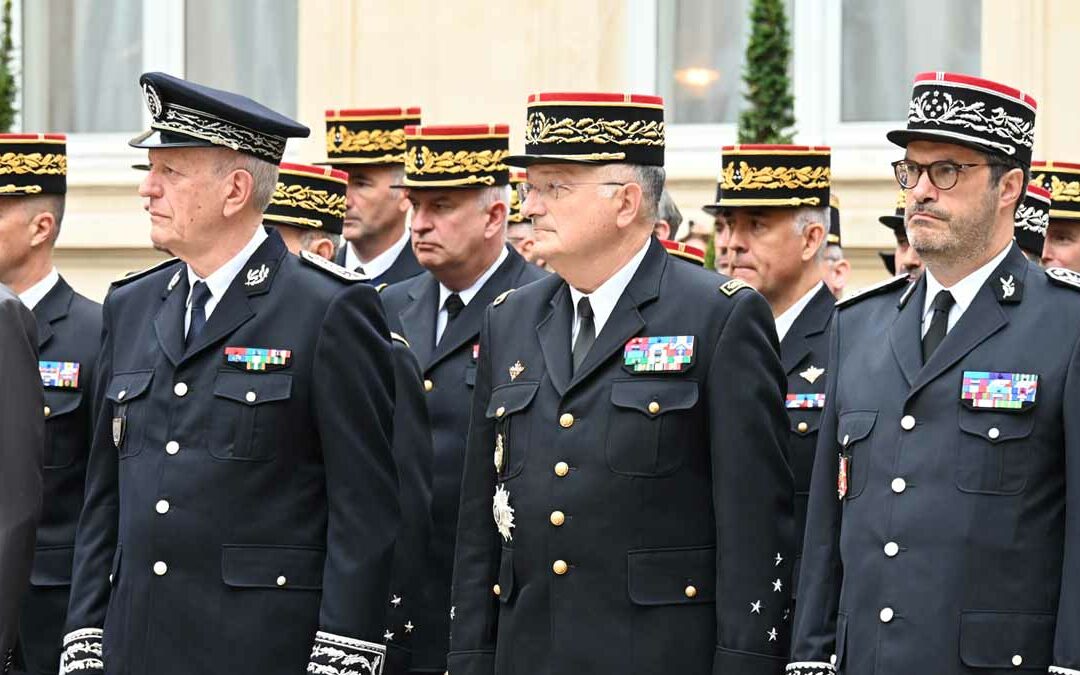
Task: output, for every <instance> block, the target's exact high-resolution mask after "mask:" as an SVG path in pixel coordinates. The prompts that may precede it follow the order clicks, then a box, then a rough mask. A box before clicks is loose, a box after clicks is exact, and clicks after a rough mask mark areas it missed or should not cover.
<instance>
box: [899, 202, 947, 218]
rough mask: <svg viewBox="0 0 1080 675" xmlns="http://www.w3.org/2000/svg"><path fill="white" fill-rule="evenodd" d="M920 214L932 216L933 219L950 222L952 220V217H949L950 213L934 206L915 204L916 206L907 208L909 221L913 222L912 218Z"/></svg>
mask: <svg viewBox="0 0 1080 675" xmlns="http://www.w3.org/2000/svg"><path fill="white" fill-rule="evenodd" d="M919 214H926V215H930V216H933V217H935V218H938V219H940V220H950V219H951V216H950V215H949V212H948V211H944V210H942V209H938V208H935V207H934V206H932V205H930V204H915V205H914V206H909V207H908V208H907V219H908V220H911V217H912V216H917V215H919Z"/></svg>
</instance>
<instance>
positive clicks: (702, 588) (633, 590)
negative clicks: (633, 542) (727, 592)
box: [627, 546, 716, 607]
mask: <svg viewBox="0 0 1080 675" xmlns="http://www.w3.org/2000/svg"><path fill="white" fill-rule="evenodd" d="M627 565H628V569H627V590H628V591H629V594H630V600H631V602H633V603H634V604H635V605H642V606H646V607H648V606H656V605H689V604H700V603H708V602H715V601H716V548H714V547H712V546H702V547H693V548H655V549H639V550H636V551H630V552H629V553H628V554H627Z"/></svg>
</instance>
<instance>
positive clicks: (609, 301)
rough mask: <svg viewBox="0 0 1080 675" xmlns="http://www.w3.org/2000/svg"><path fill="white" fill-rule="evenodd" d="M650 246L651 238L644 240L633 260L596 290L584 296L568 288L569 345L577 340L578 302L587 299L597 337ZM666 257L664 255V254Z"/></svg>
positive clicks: (576, 290) (571, 287)
mask: <svg viewBox="0 0 1080 675" xmlns="http://www.w3.org/2000/svg"><path fill="white" fill-rule="evenodd" d="M651 244H652V237H650V238H648V239H646V240H645V244H644V245H643V246H642V247H641V250H640V251H638V252H637V253H635V254H634V257H633V258H630V260H629V261H628V262H627V263H626V264H625V265H623V266H622V268H620V269H619V271H618V272H616V273H615V274H612V275H611V276H610V277H609V278H608V280H607V281H605V282H604V283H602V284H600V285H599V286H597V288H596V290H595V291H593V292H592V293H589V294H588V295H586V294H585V293H582V292H581V291H579V290H578V289H576V288H574V287H573V286H570V299H571V300H572V301H573V304H574V328H573V330H572V331H571V335H570V344H573V343H574V340H576V339H577V332H578V321H579V317H578V313H577V306H578V302H579V301H580V300H581V299H582V298H585V297H587V298H589V304H590V305H591V306H592V311H593V329H594V330H595V335H597V336H599V335H600V331H601V330H603V328H604V324H605V323H607V320H608V317H610V316H611V313H612V312H613V311H614V310H615V305H616V304H617V303H618V302H619V298H621V297H622V294H623V291H625V290H626V287H627V286H628V285H630V280H631V279H633V278H634V274H635V273H636V272H637V271H638V268H639V267H641V261H642V260H644V259H645V254H646V253H648V252H649V246H650V245H651ZM665 255H666V254H665Z"/></svg>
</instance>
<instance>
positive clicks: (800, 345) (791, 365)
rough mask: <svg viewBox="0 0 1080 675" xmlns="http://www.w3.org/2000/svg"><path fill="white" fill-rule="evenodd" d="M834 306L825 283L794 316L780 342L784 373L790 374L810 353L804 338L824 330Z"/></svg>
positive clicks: (830, 293) (832, 298)
mask: <svg viewBox="0 0 1080 675" xmlns="http://www.w3.org/2000/svg"><path fill="white" fill-rule="evenodd" d="M835 307H836V298H835V297H834V296H833V294H832V291H830V290H829V287H828V286H826V285H825V284H821V287H820V288H819V289H818V292H817V293H815V294H814V296H813V297H812V298H810V302H809V303H807V305H806V307H803V310H802V311H801V312H799V316H797V317H795V322H794V323H793V324H791V328H789V329H788V332H787V335H785V336H784V339H783V340H782V341H781V342H780V354H781V362H782V363H783V364H784V372H785V373H787V374H789V375H790V374H791V371H793V370H795V368H797V367H798V365H799V364H800V363H802V360H803V359H804V358H806V355H807V354H809V353H810V345H809V344H807V342H806V338H809V337H813V336H815V335H820V334H821V333H823V332H825V329H826V328H828V326H829V318H830V317H831V316H832V313H833V310H834V308H835Z"/></svg>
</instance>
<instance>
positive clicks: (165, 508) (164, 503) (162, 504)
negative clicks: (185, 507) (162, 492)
mask: <svg viewBox="0 0 1080 675" xmlns="http://www.w3.org/2000/svg"><path fill="white" fill-rule="evenodd" d="M154 510H155V511H157V512H158V513H160V514H162V515H164V514H166V513H168V512H169V502H168V500H166V499H161V500H159V501H158V503H157V504H155V505H154Z"/></svg>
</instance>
